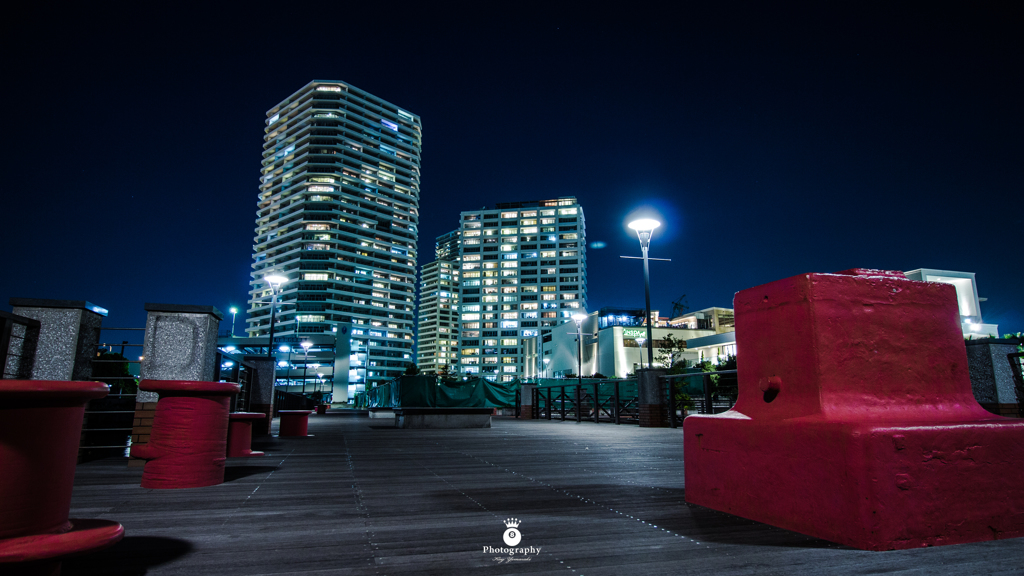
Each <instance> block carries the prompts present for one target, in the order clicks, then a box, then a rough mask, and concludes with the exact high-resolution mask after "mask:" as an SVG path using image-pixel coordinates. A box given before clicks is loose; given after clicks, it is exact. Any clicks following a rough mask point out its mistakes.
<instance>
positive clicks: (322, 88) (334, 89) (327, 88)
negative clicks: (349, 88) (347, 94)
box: [316, 86, 341, 92]
mask: <svg viewBox="0 0 1024 576" xmlns="http://www.w3.org/2000/svg"><path fill="white" fill-rule="evenodd" d="M316 89H317V90H319V91H320V92H341V87H340V86H317V87H316Z"/></svg>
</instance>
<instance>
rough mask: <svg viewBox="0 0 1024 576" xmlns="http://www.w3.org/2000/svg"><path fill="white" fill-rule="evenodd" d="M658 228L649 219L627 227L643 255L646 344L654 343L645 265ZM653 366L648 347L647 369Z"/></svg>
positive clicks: (635, 222)
mask: <svg viewBox="0 0 1024 576" xmlns="http://www.w3.org/2000/svg"><path fill="white" fill-rule="evenodd" d="M658 226H661V222H658V221H657V220H652V219H650V218H641V219H640V220H633V221H632V222H630V223H629V227H630V228H632V229H633V230H636V235H637V237H638V238H640V251H641V252H643V255H644V304H645V306H646V308H645V309H646V311H647V318H646V321H647V342H654V335H653V333H652V331H651V271H650V266H649V265H648V263H647V249H648V248H650V247H651V234H653V233H654V229H655V228H657V227H658ZM653 365H654V347H653V346H648V347H647V367H648V368H650V367H651V366H653Z"/></svg>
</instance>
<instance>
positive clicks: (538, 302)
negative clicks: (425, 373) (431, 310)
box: [459, 197, 587, 381]
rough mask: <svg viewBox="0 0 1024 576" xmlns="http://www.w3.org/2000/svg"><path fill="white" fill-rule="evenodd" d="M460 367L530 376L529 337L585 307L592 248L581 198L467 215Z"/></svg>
mask: <svg viewBox="0 0 1024 576" xmlns="http://www.w3.org/2000/svg"><path fill="white" fill-rule="evenodd" d="M461 232H462V250H461V254H462V259H461V260H462V262H461V265H462V270H461V277H462V286H461V288H462V290H461V298H460V304H459V307H460V318H459V320H460V324H461V326H460V330H461V332H460V334H459V336H460V339H459V362H460V364H459V366H460V368H461V371H462V372H463V373H465V374H478V375H481V376H485V377H500V378H501V379H502V380H504V381H508V380H512V379H513V378H516V377H521V376H523V375H524V373H525V362H524V355H523V340H524V339H529V338H533V337H535V336H537V335H538V334H546V333H548V332H549V331H550V330H551V328H553V327H554V326H557V325H558V324H561V323H563V322H570V321H571V316H572V315H573V314H574V313H576V312H577V311H579V310H585V309H586V306H587V251H586V250H587V248H586V247H587V243H586V223H585V221H584V219H583V208H582V207H581V206H580V205H579V203H578V202H577V201H576V199H575V198H572V197H564V198H556V199H554V200H539V201H532V202H511V203H505V204H498V205H497V206H495V208H494V209H491V210H486V209H485V210H478V211H472V212H463V213H462V227H461Z"/></svg>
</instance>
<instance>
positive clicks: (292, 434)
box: [277, 410, 313, 438]
mask: <svg viewBox="0 0 1024 576" xmlns="http://www.w3.org/2000/svg"><path fill="white" fill-rule="evenodd" d="M277 413H278V414H280V415H281V424H280V426H279V427H278V436H281V437H283V438H305V437H306V436H311V434H307V432H309V415H310V414H312V413H313V411H312V410H278V411H277Z"/></svg>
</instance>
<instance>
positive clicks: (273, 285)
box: [263, 274, 288, 358]
mask: <svg viewBox="0 0 1024 576" xmlns="http://www.w3.org/2000/svg"><path fill="white" fill-rule="evenodd" d="M263 280H264V281H265V282H266V283H267V284H270V293H271V299H270V345H269V346H267V358H273V357H274V322H275V321H276V320H277V290H278V288H280V287H281V285H282V284H284V283H285V282H287V281H288V278H287V277H285V276H281V275H280V274H271V275H269V276H264V277H263Z"/></svg>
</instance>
